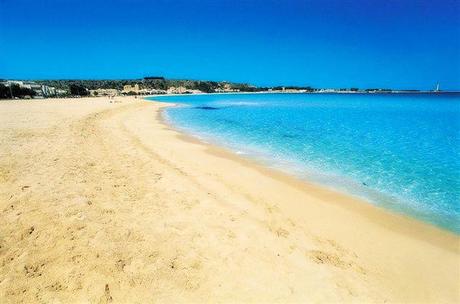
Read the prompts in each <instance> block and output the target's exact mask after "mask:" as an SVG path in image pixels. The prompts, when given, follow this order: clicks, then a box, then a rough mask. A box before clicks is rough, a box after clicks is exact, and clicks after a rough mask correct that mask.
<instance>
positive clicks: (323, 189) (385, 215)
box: [148, 99, 460, 263]
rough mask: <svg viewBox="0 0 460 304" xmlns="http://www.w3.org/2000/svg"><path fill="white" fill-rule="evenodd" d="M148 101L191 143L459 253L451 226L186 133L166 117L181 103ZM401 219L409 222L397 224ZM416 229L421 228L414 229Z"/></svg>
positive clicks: (371, 218)
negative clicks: (323, 183)
mask: <svg viewBox="0 0 460 304" xmlns="http://www.w3.org/2000/svg"><path fill="white" fill-rule="evenodd" d="M148 102H155V103H160V104H162V105H163V106H161V107H160V111H159V112H158V116H157V119H158V120H159V121H160V122H161V123H162V124H163V125H164V126H165V127H166V128H168V129H169V130H170V131H172V132H175V133H177V134H176V135H175V136H176V137H177V138H178V139H180V140H183V141H186V142H189V143H192V144H198V145H202V146H204V147H205V148H206V151H207V153H209V154H211V155H213V156H217V157H222V158H226V159H228V160H231V161H234V162H237V163H238V164H240V165H242V166H245V167H249V168H251V169H253V170H256V171H258V172H260V173H261V174H263V175H265V176H269V177H270V178H273V179H275V180H278V181H280V182H282V183H286V184H289V185H290V186H293V187H294V188H296V189H299V190H300V191H303V192H306V193H310V194H311V193H314V195H315V196H317V198H318V199H319V200H323V201H327V202H328V203H330V204H334V205H336V206H337V207H341V208H345V209H347V208H348V209H350V210H353V211H354V212H357V213H358V214H360V215H361V216H364V217H367V218H369V219H370V220H372V221H374V222H375V223H377V224H380V225H382V226H383V227H386V228H388V229H393V230H395V231H396V232H398V233H408V234H409V235H410V236H411V237H418V236H421V235H424V236H425V237H427V238H426V239H425V240H428V241H429V242H433V243H435V244H437V245H438V246H446V245H447V247H445V248H446V249H449V250H452V251H454V252H455V251H458V253H460V236H459V235H457V234H455V233H454V232H452V231H450V230H447V229H443V228H441V227H438V226H435V225H433V224H431V223H428V222H424V221H421V220H419V219H416V218H413V217H410V216H408V215H405V214H402V213H398V212H395V211H392V210H390V209H387V208H384V207H380V206H376V205H375V204H372V203H371V202H369V201H367V200H366V199H365V198H362V197H358V196H355V195H352V194H349V193H345V192H342V191H338V190H336V189H334V188H332V187H327V186H324V185H321V184H319V183H316V182H313V181H310V180H306V179H300V178H298V177H296V176H295V175H292V174H289V173H287V172H285V171H282V170H279V169H275V168H270V167H267V166H265V165H264V164H262V163H260V162H258V161H257V160H256V159H253V158H248V157H243V156H240V155H238V154H237V153H236V152H234V151H232V150H230V149H227V148H226V147H223V146H220V145H218V144H214V143H210V142H204V141H202V140H200V139H199V138H197V137H195V136H193V135H191V134H187V133H185V132H183V131H181V130H178V129H177V128H175V127H174V126H173V125H172V123H171V122H168V121H167V120H166V119H165V117H164V113H163V112H164V111H165V109H166V108H168V107H174V106H180V104H178V103H169V102H168V103H166V102H163V101H156V100H153V99H150V100H148ZM331 197H334V198H335V199H331ZM388 221H390V222H392V223H396V227H395V226H390V225H388ZM399 221H402V222H406V223H404V224H402V225H398V224H399V223H398V222H399ZM406 224H408V225H409V226H411V228H410V229H408V226H407V225H406ZM414 231H419V232H417V233H414ZM411 234H412V235H411ZM438 234H439V235H443V234H446V235H448V237H447V238H448V239H449V238H450V237H454V238H458V241H459V243H458V244H457V245H455V243H449V242H444V241H440V239H439V238H438V236H437V235H438ZM431 236H433V237H431ZM439 241H440V242H439ZM449 245H453V246H449ZM459 263H460V261H459Z"/></svg>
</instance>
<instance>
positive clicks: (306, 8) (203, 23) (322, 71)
mask: <svg viewBox="0 0 460 304" xmlns="http://www.w3.org/2000/svg"><path fill="white" fill-rule="evenodd" d="M146 75H162V76H165V77H167V78H191V79H209V80H228V81H240V82H249V83H253V84H257V85H281V84H284V85H311V86H314V87H360V88H366V87H393V88H413V89H431V88H433V87H434V86H435V83H436V82H440V84H441V88H444V89H460V1H458V0H348V1H347V0H316V1H313V0H312V1H307V0H297V1H294V0H291V1H290V0H277V1H274V0H263V1H262V0H252V1H251V0H222V1H219V0H200V1H198V0H196V1H193V0H188V1H185V0H161V1H160V0H110V1H102V0H78V1H77V0H0V78H27V79H47V78H90V79H94V78H98V79H106V78H141V77H143V76H146Z"/></svg>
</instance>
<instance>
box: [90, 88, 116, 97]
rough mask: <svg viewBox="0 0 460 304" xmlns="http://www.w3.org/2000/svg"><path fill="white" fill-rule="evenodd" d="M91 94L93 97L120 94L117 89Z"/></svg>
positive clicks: (91, 91) (94, 91) (98, 90)
mask: <svg viewBox="0 0 460 304" xmlns="http://www.w3.org/2000/svg"><path fill="white" fill-rule="evenodd" d="M89 92H90V94H91V95H92V96H116V95H118V93H119V91H118V90H117V89H96V90H90V91H89Z"/></svg>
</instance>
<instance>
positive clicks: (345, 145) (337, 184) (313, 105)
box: [151, 93, 460, 234]
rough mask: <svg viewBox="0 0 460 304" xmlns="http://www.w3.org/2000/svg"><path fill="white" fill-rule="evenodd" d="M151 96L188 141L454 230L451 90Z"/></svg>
mask: <svg viewBox="0 0 460 304" xmlns="http://www.w3.org/2000/svg"><path fill="white" fill-rule="evenodd" d="M151 99H155V100H159V101H163V102H172V103H177V104H180V105H179V106H177V107H171V108H168V109H167V110H166V111H165V112H164V115H165V118H166V119H167V120H168V121H169V123H171V124H172V125H173V126H175V127H176V128H178V129H180V130H182V131H184V132H186V133H189V134H190V135H193V136H196V137H198V138H200V139H202V140H204V141H207V142H210V143H214V144H218V145H221V146H224V147H227V148H229V149H231V150H233V151H235V152H236V153H238V154H241V155H244V156H246V157H249V158H255V159H257V160H258V161H260V162H262V163H263V164H265V165H266V166H270V167H273V168H276V169H280V170H284V171H286V172H288V173H291V174H294V175H296V176H298V177H300V178H304V179H307V180H309V181H313V182H316V183H319V184H322V185H324V186H328V187H331V188H334V189H337V190H339V191H342V192H346V193H349V194H352V195H355V196H359V197H362V198H365V199H366V200H367V201H369V202H370V203H372V204H375V205H378V206H382V207H385V208H388V209H391V210H393V211H396V212H400V213H403V214H406V215H409V216H412V217H415V218H418V219H420V220H423V221H426V222H429V223H432V224H434V225H437V226H439V227H443V228H445V229H447V230H450V231H453V232H455V233H457V234H460V94H454V93H452V94H209V95H180V96H161V97H153V98H151ZM255 182H256V181H255Z"/></svg>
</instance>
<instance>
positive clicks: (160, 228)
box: [0, 97, 460, 303]
mask: <svg viewBox="0 0 460 304" xmlns="http://www.w3.org/2000/svg"><path fill="white" fill-rule="evenodd" d="M116 101H117V102H116V103H111V102H109V99H108V98H105V97H100V98H81V99H50V100H31V101H24V100H21V101H5V100H3V101H0V185H1V187H0V221H1V225H0V302H1V303H38V302H39V303H43V302H44V303H49V302H55V303H81V302H90V303H108V302H113V303H146V302H147V303H148V302H160V303H173V302H189V303H190V302H195V303H198V302H199V303H201V302H232V303H241V302H263V303H267V302H279V303H286V302H291V303H292V302H298V303H305V302H315V303H331V302H334V303H339V302H340V303H342V302H347V303H348V302H355V303H384V302H386V303H403V302H405V303H407V302H412V303H459V302H460V238H459V236H457V235H454V234H452V233H449V232H446V231H443V230H440V229H438V228H435V227H433V226H430V225H427V224H424V223H422V222H419V221H416V220H413V219H409V218H407V217H404V216H400V215H396V214H393V213H390V212H388V211H386V210H382V209H379V208H376V207H374V206H372V205H370V204H368V203H366V202H363V201H360V200H359V199H356V198H353V197H351V196H347V195H344V194H340V193H336V192H334V191H331V190H328V189H326V188H322V187H319V186H316V185H313V184H308V183H306V182H301V181H299V180H296V179H294V178H292V177H290V176H287V175H284V174H282V173H279V172H275V171H273V170H270V169H267V168H264V167H262V166H260V165H258V164H256V163H254V162H252V161H249V160H245V159H242V158H239V157H237V156H236V155H234V154H232V153H230V152H228V151H225V150H224V149H221V148H218V147H213V146H210V145H207V144H203V143H200V142H198V141H196V140H193V139H191V138H188V137H186V136H184V135H182V134H180V133H178V132H177V131H175V130H173V129H171V128H170V127H169V126H167V125H166V124H165V123H164V122H163V121H162V119H161V115H160V114H161V113H160V112H161V109H162V108H163V107H165V106H166V105H165V104H162V103H157V102H146V101H143V100H140V99H135V98H133V97H117V98H116Z"/></svg>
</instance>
